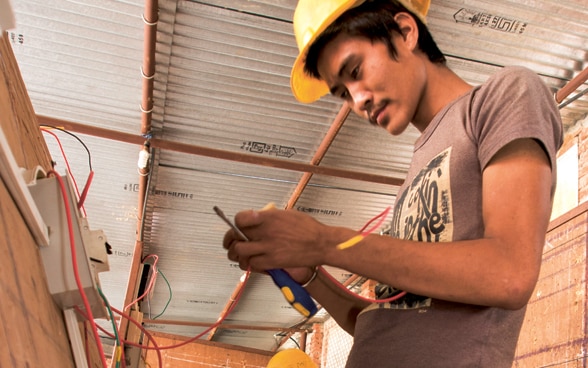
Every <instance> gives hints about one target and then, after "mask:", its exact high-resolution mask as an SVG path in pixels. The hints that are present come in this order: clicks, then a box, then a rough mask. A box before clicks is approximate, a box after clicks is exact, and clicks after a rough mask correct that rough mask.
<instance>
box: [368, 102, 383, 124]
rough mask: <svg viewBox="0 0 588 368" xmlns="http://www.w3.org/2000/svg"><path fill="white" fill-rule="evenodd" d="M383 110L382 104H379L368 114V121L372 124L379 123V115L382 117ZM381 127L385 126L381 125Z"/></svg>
mask: <svg viewBox="0 0 588 368" xmlns="http://www.w3.org/2000/svg"><path fill="white" fill-rule="evenodd" d="M383 111H384V106H380V107H378V108H377V109H375V110H374V112H373V113H371V114H370V123H372V124H373V125H380V126H381V124H380V121H379V120H381V117H382V112H383ZM383 128H385V127H384V126H383Z"/></svg>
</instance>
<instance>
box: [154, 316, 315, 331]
mask: <svg viewBox="0 0 588 368" xmlns="http://www.w3.org/2000/svg"><path fill="white" fill-rule="evenodd" d="M143 323H144V324H161V325H174V326H191V327H210V326H212V325H213V324H214V323H205V322H190V321H176V320H170V319H144V320H143ZM216 328H218V329H230V330H252V331H292V332H307V329H304V328H292V327H291V328H284V327H283V326H253V325H233V324H225V323H222V324H220V325H218V326H217V327H216Z"/></svg>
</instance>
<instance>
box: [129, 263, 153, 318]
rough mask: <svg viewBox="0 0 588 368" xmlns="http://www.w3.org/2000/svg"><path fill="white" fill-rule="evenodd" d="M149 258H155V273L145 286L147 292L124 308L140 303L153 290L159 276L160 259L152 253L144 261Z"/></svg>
mask: <svg viewBox="0 0 588 368" xmlns="http://www.w3.org/2000/svg"><path fill="white" fill-rule="evenodd" d="M149 258H153V273H152V275H151V278H150V279H149V284H148V285H147V287H146V288H145V292H144V293H143V295H141V296H140V297H138V298H137V299H135V300H133V301H132V302H130V303H129V304H128V305H127V306H126V307H124V309H123V310H127V309H129V308H130V307H131V306H132V305H133V304H136V303H138V302H139V301H140V300H141V299H143V298H144V297H145V296H146V295H148V294H149V293H150V292H151V291H152V290H153V286H154V285H155V279H156V278H157V262H158V261H159V257H158V256H157V255H155V254H150V255H148V256H146V257H145V258H143V262H145V260H147V259H149Z"/></svg>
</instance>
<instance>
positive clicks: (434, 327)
mask: <svg viewBox="0 0 588 368" xmlns="http://www.w3.org/2000/svg"><path fill="white" fill-rule="evenodd" d="M519 138H533V139H535V140H537V141H538V142H540V144H541V145H542V146H543V148H544V149H545V151H546V153H547V155H548V156H549V159H550V161H551V167H552V177H553V182H552V183H553V184H552V192H553V191H554V190H555V180H556V168H555V165H556V153H557V150H558V149H559V147H560V146H561V144H562V123H561V119H560V115H559V111H558V109H557V106H556V105H555V101H554V99H553V96H552V94H551V93H550V91H549V89H548V88H547V87H546V86H545V84H544V83H543V82H542V81H541V79H540V78H539V77H538V76H537V75H536V74H535V73H533V72H532V71H530V70H528V69H525V68H521V67H507V68H504V69H502V70H501V71H500V72H498V73H497V74H496V75H494V76H492V77H491V78H490V79H488V81H487V82H486V83H484V84H483V85H481V86H477V87H475V88H474V89H472V90H471V91H470V92H469V93H467V94H465V95H463V96H461V97H460V98H458V99H456V100H455V101H453V102H452V103H450V104H449V105H448V106H446V107H445V108H444V109H443V110H442V111H441V112H439V113H438V114H437V115H436V116H435V118H434V119H433V121H432V122H431V124H430V125H429V126H428V127H427V129H426V130H425V131H424V132H423V134H422V136H421V137H419V139H418V140H417V142H416V144H415V148H414V157H413V160H412V164H411V167H410V170H409V172H408V175H407V178H406V181H405V182H404V184H403V186H402V187H401V188H400V191H399V194H398V197H397V200H396V204H395V208H394V217H393V220H392V226H391V232H390V235H391V236H393V237H396V238H401V239H409V240H415V241H425V242H437V243H442V242H449V241H459V240H468V239H476V238H481V237H483V235H484V223H483V218H482V172H483V170H484V168H485V167H486V165H487V164H488V162H489V161H490V159H491V158H492V157H493V156H494V155H495V154H496V152H498V150H500V149H501V148H502V147H504V146H505V145H506V144H508V143H509V142H511V141H513V140H515V139H519ZM437 246H443V245H442V244H439V245H437ZM391 267H393V266H391ZM377 291H378V292H379V294H380V295H379V297H380V298H385V297H388V296H390V294H391V293H394V292H395V290H394V289H393V288H391V287H385V286H384V287H379V288H378V290H377ZM525 310H526V308H522V309H520V310H516V311H512V310H505V309H501V308H493V307H484V306H476V305H467V304H461V303H454V302H447V301H442V300H437V299H431V298H428V297H426V296H418V295H410V294H409V295H408V296H407V297H405V298H403V299H401V300H399V301H398V302H394V303H393V304H390V303H385V304H373V305H371V306H370V307H368V308H366V309H365V310H364V311H362V313H361V314H360V315H359V317H358V320H357V324H356V327H355V334H354V346H353V348H352V350H351V353H350V355H349V358H348V362H347V368H363V367H373V368H382V367H409V368H414V367H451V368H455V367H460V368H461V367H491V368H498V367H511V366H512V361H513V357H514V352H515V349H516V343H517V340H518V336H519V332H520V328H521V325H522V322H523V318H524V314H525Z"/></svg>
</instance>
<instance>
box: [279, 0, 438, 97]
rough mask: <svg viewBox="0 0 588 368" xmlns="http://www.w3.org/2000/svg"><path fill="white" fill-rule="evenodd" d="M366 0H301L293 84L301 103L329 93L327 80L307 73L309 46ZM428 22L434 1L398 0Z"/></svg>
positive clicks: (296, 21)
mask: <svg viewBox="0 0 588 368" xmlns="http://www.w3.org/2000/svg"><path fill="white" fill-rule="evenodd" d="M364 1H365V0H300V1H299V2H298V5H297V6H296V10H295V11H294V36H295V37H296V43H297V44H298V50H299V54H298V57H297V58H296V61H295V62H294V66H293V67H292V73H291V75H290V87H291V88H292V93H293V94H294V97H296V99H297V100H298V101H300V102H304V103H309V102H314V101H316V100H318V99H319V98H321V97H322V96H324V95H326V94H327V93H329V87H328V86H327V84H326V83H325V82H324V81H321V80H318V79H315V78H312V77H310V76H309V75H308V74H306V73H305V72H304V61H305V59H306V53H307V52H308V48H309V47H310V45H312V43H313V42H314V41H315V40H316V38H317V37H318V36H319V35H320V34H321V33H322V32H323V31H324V30H325V29H326V28H327V27H328V26H329V25H330V24H331V23H333V21H335V19H337V18H338V17H339V16H340V15H341V14H343V13H344V12H345V11H347V10H349V9H351V8H353V7H355V6H358V5H360V4H361V3H363V2H364ZM396 1H398V2H399V3H401V4H402V5H404V7H405V8H407V9H408V10H410V11H411V12H413V13H414V14H415V15H416V16H418V17H419V18H420V19H421V21H423V22H425V16H426V15H427V12H428V11H429V5H430V3H431V1H430V0H396Z"/></svg>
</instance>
